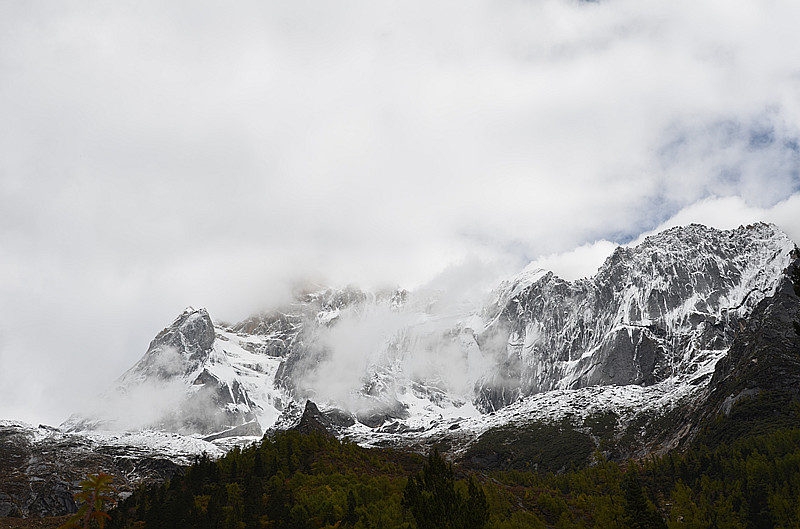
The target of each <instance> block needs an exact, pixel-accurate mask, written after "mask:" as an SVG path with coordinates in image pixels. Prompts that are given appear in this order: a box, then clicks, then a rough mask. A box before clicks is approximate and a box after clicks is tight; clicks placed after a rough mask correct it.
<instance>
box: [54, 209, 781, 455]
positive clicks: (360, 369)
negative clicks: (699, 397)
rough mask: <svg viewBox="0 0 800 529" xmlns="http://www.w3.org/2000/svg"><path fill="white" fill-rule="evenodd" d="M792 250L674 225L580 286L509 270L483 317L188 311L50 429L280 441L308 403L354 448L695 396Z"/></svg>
mask: <svg viewBox="0 0 800 529" xmlns="http://www.w3.org/2000/svg"><path fill="white" fill-rule="evenodd" d="M795 250H796V248H795V245H794V243H793V242H792V241H791V240H790V239H789V238H788V237H787V236H786V235H785V234H784V233H782V232H781V231H780V230H779V229H778V228H777V227H775V226H774V225H770V224H755V225H750V226H746V227H745V226H743V227H740V228H738V229H735V230H727V231H724V230H716V229H712V228H708V227H705V226H701V225H689V226H686V227H680V228H673V229H669V230H667V231H664V232H662V233H659V234H656V235H653V236H650V237H647V238H646V239H645V240H644V241H643V242H641V243H640V244H638V245H636V246H633V247H620V248H617V249H616V250H615V251H614V252H613V254H612V255H611V256H609V257H608V259H607V260H606V262H605V263H604V264H603V266H602V267H601V268H600V269H599V270H598V272H597V273H596V274H595V275H594V276H593V277H590V278H585V279H579V280H575V281H566V280H563V279H561V278H559V277H557V276H556V275H554V274H553V273H552V272H547V271H544V270H536V269H533V270H525V271H523V272H522V273H520V274H519V275H518V276H516V277H514V278H512V279H510V280H508V281H506V282H504V283H503V284H501V285H499V286H498V287H497V288H496V289H495V290H494V292H493V293H492V295H491V297H490V299H489V300H487V301H486V303H484V305H483V306H469V305H464V304H453V303H445V302H442V300H441V299H440V298H439V297H438V296H439V293H437V292H430V291H424V292H408V291H405V290H403V289H396V290H385V291H379V292H367V291H363V290H361V289H359V288H357V287H354V286H350V287H346V288H341V289H334V288H317V289H313V288H312V289H310V290H302V291H298V292H297V293H296V296H295V300H294V302H292V303H291V304H289V305H286V306H282V307H278V308H275V309H272V310H270V311H266V312H263V313H260V314H256V315H253V316H251V317H250V318H247V319H246V320H244V321H242V322H239V323H236V324H232V325H230V324H220V323H216V324H215V323H214V322H213V320H212V318H211V316H210V315H209V313H208V312H207V311H206V310H205V309H198V310H195V309H192V308H189V309H187V310H186V311H185V312H184V313H183V314H181V315H180V316H179V317H178V318H177V319H176V320H175V321H174V322H173V323H172V324H171V325H170V326H168V327H167V328H165V329H164V330H163V331H162V332H161V333H159V335H158V336H157V337H156V338H155V339H154V340H153V342H152V343H151V344H150V347H149V348H148V350H147V352H146V353H145V355H144V357H143V358H142V359H141V360H140V361H139V362H138V363H137V364H136V365H135V366H133V367H132V368H131V369H130V370H129V371H127V372H126V373H125V374H123V375H122V376H121V377H120V378H119V379H118V380H117V382H116V383H115V384H114V385H113V387H112V388H110V389H109V390H108V391H107V392H106V393H105V394H104V396H103V398H101V399H99V400H98V404H99V406H98V408H97V409H95V410H87V411H86V412H83V413H81V414H79V415H76V416H73V417H72V418H71V419H70V420H69V421H68V422H67V423H65V426H66V427H68V428H69V429H71V430H83V429H98V428H99V429H137V428H139V429H141V428H152V429H157V430H163V431H170V432H177V433H181V434H187V435H191V434H195V435H201V436H212V437H213V436H222V435H245V434H251V435H253V434H255V435H258V434H260V433H261V432H263V431H265V430H268V429H271V428H275V427H277V428H284V427H288V426H289V425H291V423H292V421H296V420H298V419H299V414H300V413H301V412H302V409H303V407H304V403H305V401H306V400H313V401H314V402H316V403H317V404H318V405H319V406H320V408H321V409H322V410H323V411H327V412H330V413H331V414H333V415H335V416H336V417H338V418H339V422H340V426H341V428H340V430H341V431H340V432H339V433H340V434H341V435H352V436H356V437H358V438H362V439H368V438H369V437H370V435H372V434H374V435H378V436H379V435H380V434H382V433H383V434H394V433H396V432H402V431H413V432H417V433H425V434H430V432H434V431H438V430H439V429H441V427H442V425H443V424H444V423H443V422H441V421H444V422H447V421H462V420H471V421H477V423H480V422H481V420H482V418H484V417H486V416H487V415H486V414H487V413H489V412H495V411H499V410H502V409H503V408H505V407H508V406H509V405H512V404H517V405H519V403H520V402H522V401H525V399H527V398H529V397H533V396H537V395H546V394H548V392H553V391H565V390H566V391H572V392H575V391H579V390H585V389H587V388H594V389H592V391H596V390H602V389H603V388H610V391H614V390H613V388H615V387H637V388H640V389H641V390H643V391H650V392H651V393H652V392H656V393H658V392H660V393H661V394H662V395H661V397H663V396H664V395H666V394H670V392H672V393H676V392H682V391H685V388H686V387H687V386H690V387H692V388H698V387H702V386H703V385H704V384H706V383H707V381H708V378H709V376H710V373H711V372H713V369H714V366H715V365H716V363H717V361H718V360H719V359H721V358H723V357H725V355H726V353H727V351H728V349H729V348H730V346H731V343H732V342H733V340H734V338H735V337H736V335H737V332H738V331H739V330H740V329H741V327H742V326H743V325H744V323H745V322H746V320H747V318H748V316H749V315H750V313H751V312H752V310H753V308H754V307H755V306H756V305H757V304H758V303H759V302H761V301H762V300H764V299H765V298H769V297H770V296H772V295H773V294H774V293H775V291H776V289H777V287H778V285H779V283H780V282H781V280H782V278H784V277H785V275H786V270H787V268H788V267H789V266H790V264H791V263H792V262H793V260H794V259H796V254H795V253H794V252H795ZM647 388H651V389H649V390H648V389H647ZM676 394H677V393H676ZM537 398H538V397H537ZM562 401H563V402H568V401H569V398H568V397H563V398H562ZM640 404H641V403H640ZM448 427H449V425H448Z"/></svg>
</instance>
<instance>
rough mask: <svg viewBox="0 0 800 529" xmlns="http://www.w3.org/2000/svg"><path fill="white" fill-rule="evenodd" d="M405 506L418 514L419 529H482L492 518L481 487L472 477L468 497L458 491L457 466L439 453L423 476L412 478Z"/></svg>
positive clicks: (426, 466) (430, 462)
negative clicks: (454, 475)
mask: <svg viewBox="0 0 800 529" xmlns="http://www.w3.org/2000/svg"><path fill="white" fill-rule="evenodd" d="M403 506H404V507H406V508H408V509H409V510H410V511H411V513H412V514H413V515H414V520H416V522H417V527H418V528H419V529H481V528H482V527H484V526H485V525H486V522H487V520H488V518H489V508H488V505H487V503H486V495H485V494H484V492H483V489H482V488H481V486H480V485H479V484H478V482H477V481H475V479H474V478H470V480H469V485H468V487H467V494H466V495H464V494H462V493H460V492H459V491H457V490H456V488H455V479H454V477H453V466H452V465H451V464H448V463H446V462H445V460H444V459H443V458H442V457H441V456H440V455H439V451H438V450H434V451H433V452H431V454H430V456H429V457H428V461H427V462H426V463H425V465H423V467H422V471H421V472H420V473H419V474H416V475H414V476H411V477H410V478H409V479H408V483H407V484H406V487H405V489H404V490H403Z"/></svg>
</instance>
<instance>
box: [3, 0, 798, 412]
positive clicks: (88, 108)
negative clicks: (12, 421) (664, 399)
mask: <svg viewBox="0 0 800 529" xmlns="http://www.w3.org/2000/svg"><path fill="white" fill-rule="evenodd" d="M798 19H800V4H798V3H797V2H794V1H792V0H775V1H772V2H768V3H763V2H762V3H754V2H748V1H744V0H741V1H733V2H721V1H718V0H701V1H691V2H690V1H689V0H678V1H675V2H665V3H662V4H659V5H654V4H652V3H647V2H644V3H643V2H638V1H635V0H608V1H604V2H577V1H572V0H544V1H541V2H523V1H510V2H501V3H497V2H488V1H479V2H473V3H469V4H464V3H462V2H453V1H447V2H437V3H434V4H431V3H430V2H425V3H423V2H403V3H393V2H371V3H369V4H364V3H356V2H337V3H336V4H335V5H333V4H331V5H325V4H322V3H317V2H310V1H304V2H291V3H285V2H239V3H237V4H235V5H226V6H224V7H223V6H220V5H218V4H215V3H213V2H178V3H172V4H169V5H165V4H163V3H161V2H115V3H113V4H107V5H105V4H104V5H96V4H94V3H90V2H83V1H80V0H74V1H71V2H46V1H33V2H24V3H6V4H4V5H2V6H0V79H2V81H0V115H2V116H3V124H4V126H3V127H2V128H0V251H2V259H0V271H2V272H3V273H2V277H0V362H2V364H1V365H0V403H2V404H0V416H10V415H15V414H17V413H19V414H21V415H22V416H24V417H37V413H38V414H39V415H38V416H42V417H44V416H46V417H47V419H46V420H48V421H51V422H56V421H57V420H58V419H57V417H59V416H64V415H66V414H68V413H69V411H71V409H74V407H73V406H72V404H73V400H72V399H73V398H74V399H78V398H79V397H82V396H85V395H86V394H87V393H88V392H89V390H90V389H91V388H92V387H93V385H94V384H96V383H97V382H96V381H97V380H105V379H109V378H111V379H113V378H114V377H116V375H117V374H118V373H119V372H121V371H122V369H124V367H127V366H128V365H130V364H132V363H133V362H134V361H135V360H136V359H137V358H138V357H139V356H140V355H141V354H142V353H143V352H144V350H145V349H146V346H147V343H148V341H149V340H150V338H151V337H152V336H153V335H154V334H155V333H156V332H157V331H158V330H159V329H160V328H161V327H163V325H164V323H165V322H169V321H171V319H172V318H173V317H174V315H175V314H177V313H179V312H180V311H181V310H182V308H183V307H184V306H186V305H190V304H191V305H195V306H207V307H208V308H209V309H210V311H211V313H212V314H213V315H214V316H215V317H218V318H221V319H228V320H234V319H237V318H241V317H243V316H244V315H245V314H246V313H247V312H249V311H251V310H254V309H255V308H257V307H260V306H262V305H269V304H273V303H275V302H277V301H279V300H281V299H283V298H284V297H285V296H286V295H287V292H288V290H289V289H288V287H287V286H286V285H287V284H289V283H291V280H292V279H293V278H295V277H297V276H313V277H323V278H325V279H326V280H327V281H329V282H331V283H350V282H354V283H359V284H380V285H382V284H387V283H388V284H401V285H404V286H409V287H414V286H419V285H425V284H427V283H429V282H431V281H435V278H436V276H437V275H438V274H440V273H441V272H442V271H443V270H446V269H448V268H449V267H450V268H452V267H458V266H459V263H462V264H463V263H469V262H473V261H474V262H482V263H498V264H499V265H498V266H501V268H502V271H501V272H502V273H507V272H506V271H507V270H508V268H509V266H510V264H511V263H518V264H519V268H521V267H522V266H523V265H524V264H525V263H526V262H528V261H532V260H537V259H540V260H543V262H550V263H552V265H551V266H552V267H554V268H559V267H561V268H563V269H564V274H565V275H567V276H568V275H570V274H573V275H574V274H585V273H587V272H586V271H585V270H584V269H581V268H574V265H573V264H570V260H569V259H568V257H566V256H564V257H561V258H559V257H558V256H559V255H564V254H566V255H570V254H571V253H572V252H573V251H574V257H575V258H576V259H577V260H578V261H583V262H586V263H587V267H588V263H590V262H592V263H593V260H595V261H596V260H597V258H598V256H599V254H600V253H602V250H603V249H604V248H605V247H606V246H608V245H607V243H604V242H601V243H596V242H595V241H612V242H614V243H625V242H628V241H630V240H632V239H635V238H636V237H638V236H639V235H640V234H641V233H643V232H647V231H649V230H652V229H654V228H655V227H656V226H659V225H662V224H663V223H665V222H666V221H667V220H668V219H679V218H690V217H692V215H694V217H692V218H695V217H696V218H709V219H712V220H715V219H716V220H715V221H719V219H720V218H722V217H725V218H729V219H730V220H731V222H738V221H736V220H734V219H733V213H735V212H739V213H741V214H742V215H744V216H747V215H750V214H751V213H757V214H761V213H763V214H764V215H767V216H768V215H773V217H770V218H774V219H775V220H776V221H777V222H778V224H780V225H781V226H784V227H785V229H787V231H788V232H789V233H790V234H792V236H794V237H797V235H796V234H797V228H796V223H797V220H796V214H795V213H794V211H796V209H795V210H792V207H791V206H796V205H797V204H796V199H795V198H792V197H796V196H797V192H798V189H800V175H798V165H800V161H799V159H798V156H800V155H799V154H798V147H797V145H798V143H799V142H800V130H798V125H797V123H800V95H798V94H800V86H798V84H800V75H798V73H800V68H799V67H798V66H797V65H798V64H800V40H798V39H796V38H795V33H796V24H795V21H796V20H798ZM725 201H734V202H735V204H738V207H736V208H732V209H725V208H724V207H721V206H718V205H719V204H726V202H725ZM736 201H738V202H736ZM734 202H731V203H734ZM782 204H783V205H782ZM726 211H730V213H731V215H730V216H726ZM691 212H695V213H691ZM714 212H716V213H714ZM690 213H691V215H690ZM714 215H716V217H715V216H714ZM741 222H744V221H741ZM792 230H794V231H792ZM576 248H578V249H577V250H576ZM580 248H583V249H580ZM591 266H594V264H592V265H591ZM498 270H500V269H499V268H498V269H492V268H491V267H486V269H485V274H484V272H483V271H481V267H475V268H474V270H471V271H470V270H467V271H469V272H470V273H472V272H475V273H478V272H480V277H478V276H475V277H476V282H477V283H481V284H484V283H489V282H490V281H488V279H486V278H488V277H490V276H496V275H498ZM462 272H464V271H463V270H462ZM464 273H465V274H466V272H464ZM43 366H46V368H45V367H43ZM65 386H67V387H69V388H70V389H69V391H68V392H67V396H63V395H61V394H60V393H59V392H60V391H61V390H56V389H55V388H63V387H65ZM87 388H88V389H87ZM25 410H30V411H25ZM36 410H40V411H39V412H37V411H36Z"/></svg>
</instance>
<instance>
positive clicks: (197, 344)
mask: <svg viewBox="0 0 800 529" xmlns="http://www.w3.org/2000/svg"><path fill="white" fill-rule="evenodd" d="M215 340H216V332H215V330H214V323H213V322H212V321H211V317H210V316H209V314H208V312H207V311H206V310H205V309H199V310H195V309H192V308H188V309H186V310H185V311H184V312H183V314H181V315H180V316H178V318H177V319H176V320H175V321H174V322H173V323H172V324H171V325H170V326H169V327H167V328H166V329H164V330H162V331H161V332H160V333H159V334H158V335H157V336H156V337H155V339H153V341H152V342H151V343H150V346H149V347H148V349H147V352H146V353H145V354H144V356H143V357H142V359H141V360H139V362H137V363H136V365H134V366H133V367H132V368H131V369H129V370H128V371H127V372H126V373H124V374H123V375H122V376H121V377H120V378H119V379H118V380H117V382H116V384H115V387H114V388H112V389H111V390H110V391H109V392H108V393H107V394H106V395H105V397H104V399H107V400H108V401H109V402H113V403H116V405H117V406H118V407H119V408H120V409H110V410H102V411H101V412H99V413H97V414H96V415H93V414H88V415H87V416H81V415H76V416H73V417H71V418H70V419H69V420H68V421H67V422H66V423H64V425H63V426H64V427H65V428H67V429H69V430H71V431H80V430H93V429H111V430H114V429H120V427H119V426H118V425H119V424H120V421H121V424H122V427H121V429H141V428H152V429H157V430H161V431H168V432H178V433H199V434H203V435H214V436H216V437H219V436H221V435H224V432H240V431H248V432H251V433H250V434H248V435H252V432H254V431H255V428H258V430H259V431H258V432H257V433H256V434H255V435H260V434H261V431H260V427H259V426H258V420H257V418H256V415H255V413H254V409H255V405H254V404H253V402H252V401H251V399H250V397H249V396H248V394H247V391H246V390H245V389H244V388H243V387H242V385H241V383H240V382H239V381H238V380H232V381H226V380H221V379H220V378H219V377H218V376H216V375H215V374H213V373H212V372H211V371H210V370H209V369H208V368H207V366H208V365H210V364H214V363H218V362H222V361H224V358H220V355H216V356H215V351H214V346H215ZM152 395H164V397H165V399H169V400H160V399H158V398H157V397H153V396H152ZM101 400H102V399H101ZM147 407H150V408H152V409H153V412H152V413H149V414H148V413H145V414H144V415H145V417H144V418H142V419H141V420H140V422H139V423H136V424H128V423H126V422H125V417H121V418H120V417H117V416H118V415H120V414H123V413H124V410H125V409H126V408H133V409H142V408H147ZM229 435H242V434H238V433H236V434H229Z"/></svg>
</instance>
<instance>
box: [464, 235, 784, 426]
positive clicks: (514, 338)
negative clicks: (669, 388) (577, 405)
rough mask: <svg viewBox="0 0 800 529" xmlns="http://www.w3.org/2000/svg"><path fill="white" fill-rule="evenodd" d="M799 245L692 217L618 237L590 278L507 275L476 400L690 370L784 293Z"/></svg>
mask: <svg viewBox="0 0 800 529" xmlns="http://www.w3.org/2000/svg"><path fill="white" fill-rule="evenodd" d="M793 248H794V243H792V241H791V240H789V238H788V237H787V236H786V235H785V234H783V233H782V232H781V231H780V230H778V229H777V228H776V227H775V226H773V225H769V224H756V225H753V226H747V227H740V228H739V229H736V230H730V231H719V230H714V229H711V228H707V227H705V226H700V225H690V226H687V227H683V228H673V229H671V230H667V231H665V232H662V233H659V234H657V235H654V236H651V237H648V238H647V239H645V241H644V242H643V243H642V244H640V245H638V246H636V247H633V248H618V249H617V250H616V251H615V252H614V254H613V255H612V256H611V257H609V258H608V259H607V260H606V262H605V264H604V265H603V266H602V267H601V268H600V270H599V271H598V273H597V275H595V276H594V277H592V278H589V279H583V280H578V281H574V282H568V281H564V280H562V279H560V278H558V277H556V276H555V275H553V274H552V273H539V274H536V275H533V276H532V275H531V274H525V275H523V276H521V277H520V278H517V279H516V280H514V281H511V282H508V283H507V284H504V285H503V286H502V287H501V288H500V289H499V290H498V292H497V295H496V299H495V300H494V302H493V303H492V304H491V305H490V306H489V307H488V308H487V310H486V319H487V320H488V321H489V322H490V323H489V324H488V325H487V326H486V328H485V329H483V330H482V331H481V332H480V333H479V334H478V335H477V339H478V342H479V343H480V344H481V351H482V352H483V353H484V354H485V355H488V356H490V357H491V358H492V359H493V363H494V369H493V370H492V371H490V372H489V373H487V374H486V376H484V377H483V379H482V380H481V382H480V390H479V391H480V395H479V399H478V404H479V406H480V407H481V408H482V409H484V410H487V411H488V410H494V409H499V408H502V407H503V406H506V405H508V404H510V403H512V402H514V401H516V400H517V399H518V398H520V397H521V396H526V395H532V394H536V393H541V392H545V391H550V390H554V389H568V388H580V387H588V386H596V385H626V384H636V385H651V384H654V383H656V382H659V381H663V380H666V379H668V378H670V377H673V376H677V375H682V374H691V373H693V372H695V371H696V370H697V369H699V368H700V367H701V366H704V365H706V364H707V363H708V362H709V361H712V362H713V361H715V360H717V359H719V358H720V357H721V356H723V355H724V354H725V352H726V351H727V349H728V347H729V346H730V343H731V340H732V339H733V337H734V336H735V333H736V331H737V329H738V327H739V322H740V321H741V320H742V319H744V318H746V317H747V316H748V314H749V313H750V311H752V309H753V307H754V306H755V305H756V304H757V303H758V302H759V301H761V300H762V299H764V298H765V297H768V296H771V295H772V294H773V293H774V292H775V288H776V286H777V284H778V281H779V279H780V277H781V276H782V274H783V272H784V270H785V268H786V267H787V266H788V265H789V262H790V260H791V256H790V254H791V251H792V249H793Z"/></svg>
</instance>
